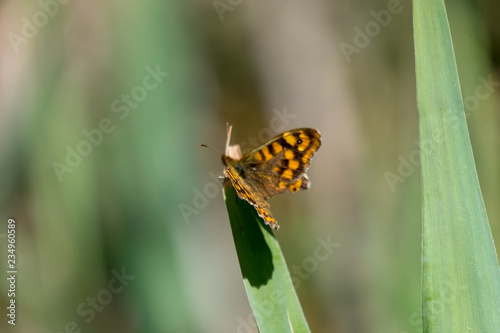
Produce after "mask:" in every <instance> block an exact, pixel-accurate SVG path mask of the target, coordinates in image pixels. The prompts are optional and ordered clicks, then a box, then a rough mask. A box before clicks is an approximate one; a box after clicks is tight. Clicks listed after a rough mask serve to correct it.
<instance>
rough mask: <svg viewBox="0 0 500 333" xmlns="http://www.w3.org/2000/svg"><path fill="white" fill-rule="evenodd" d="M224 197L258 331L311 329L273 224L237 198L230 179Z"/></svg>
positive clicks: (306, 330)
mask: <svg viewBox="0 0 500 333" xmlns="http://www.w3.org/2000/svg"><path fill="white" fill-rule="evenodd" d="M224 199H225V201H226V206H227V211H228V214H229V220H230V223H231V230H232V233H233V238H234V244H235V247H236V252H237V254H238V261H239V263H240V268H241V273H242V275H243V283H244V285H245V289H246V292H247V296H248V300H249V301H250V306H251V307H252V311H253V314H254V317H255V321H256V323H257V326H258V329H259V332H261V333H267V332H270V333H275V332H295V333H298V332H310V331H309V327H308V325H307V321H306V319H305V316H304V313H303V312H302V307H301V306H300V303H299V300H298V298H297V294H296V293H295V289H294V287H293V284H292V280H291V278H290V273H289V271H288V268H287V266H286V263H285V258H284V257H283V253H282V252H281V249H280V247H279V244H278V241H277V240H276V238H275V237H274V235H273V233H272V231H271V228H270V227H269V226H267V225H265V224H264V222H263V221H262V219H261V218H260V217H259V216H258V215H257V212H256V211H255V208H254V207H253V206H251V205H250V204H249V203H247V202H246V201H244V200H241V199H239V198H238V196H237V194H236V192H235V190H234V188H233V187H232V185H231V184H230V182H229V181H227V179H226V182H225V183H224Z"/></svg>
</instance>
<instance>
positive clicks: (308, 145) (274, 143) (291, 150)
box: [222, 126, 321, 229]
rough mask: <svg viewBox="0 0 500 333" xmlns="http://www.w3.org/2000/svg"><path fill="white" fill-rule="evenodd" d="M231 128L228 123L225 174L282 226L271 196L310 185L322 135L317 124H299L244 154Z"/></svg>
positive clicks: (269, 219)
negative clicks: (233, 141) (309, 173)
mask: <svg viewBox="0 0 500 333" xmlns="http://www.w3.org/2000/svg"><path fill="white" fill-rule="evenodd" d="M231 130H232V126H228V131H227V132H228V133H227V141H226V152H225V154H222V163H223V164H224V177H226V178H229V180H230V181H231V183H232V185H233V187H234V189H235V190H236V193H237V194H238V197H239V198H240V199H243V200H246V201H248V202H249V203H250V204H251V205H253V206H254V207H255V209H256V210H257V213H258V214H259V216H260V217H262V219H263V220H264V222H265V223H266V224H268V225H269V226H271V228H274V229H278V228H279V225H278V223H277V222H276V220H275V219H274V218H273V217H272V215H271V212H270V210H269V203H268V202H267V199H268V198H270V197H272V196H275V195H276V194H280V193H284V192H287V191H291V192H293V193H295V192H297V191H299V190H306V189H308V188H309V187H310V185H311V183H310V182H309V178H308V177H307V175H306V171H307V168H308V167H309V165H310V163H311V159H312V157H313V155H314V153H316V151H317V150H318V148H319V147H320V145H321V136H320V134H319V132H318V130H316V129H314V128H297V129H293V130H289V131H286V132H284V133H281V134H279V135H277V136H275V137H274V138H272V139H271V140H269V141H268V142H266V143H265V144H263V145H262V146H260V147H258V148H256V149H254V150H253V151H251V152H249V153H248V154H245V155H243V156H241V151H240V148H239V145H232V146H231V145H229V142H230V139H231Z"/></svg>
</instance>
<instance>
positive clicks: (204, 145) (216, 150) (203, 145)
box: [200, 143, 222, 154]
mask: <svg viewBox="0 0 500 333" xmlns="http://www.w3.org/2000/svg"><path fill="white" fill-rule="evenodd" d="M200 147H205V148H209V149H212V150H213V151H215V152H216V153H219V154H222V153H221V152H220V150H218V149H215V148H214V147H210V146H208V145H206V144H204V143H200Z"/></svg>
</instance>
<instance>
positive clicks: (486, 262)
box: [413, 0, 500, 332]
mask: <svg viewBox="0 0 500 333" xmlns="http://www.w3.org/2000/svg"><path fill="white" fill-rule="evenodd" d="M413 4H414V29H415V31H414V33H415V58H416V76H417V93H418V94H417V101H418V110H419V121H420V141H421V166H422V201H423V203H422V206H423V207H422V211H423V222H422V252H423V254H422V302H423V324H424V331H425V332H468V331H474V332H498V327H500V270H499V267H498V260H497V257H496V254H495V247H494V244H493V239H492V236H491V231H490V228H489V224H488V218H487V216H486V210H485V208H484V203H483V198H482V195H481V190H480V187H479V182H478V178H477V173H476V168H475V165H474V157H473V154H472V148H471V143H470V140H469V135H468V131H467V124H466V122H465V116H464V107H463V103H462V96H461V92H460V83H459V79H458V73H457V68H456V63H455V58H454V52H453V46H452V42H451V36H450V30H449V26H448V19H447V16H446V9H445V6H444V2H443V1H430V0H422V1H414V2H413Z"/></svg>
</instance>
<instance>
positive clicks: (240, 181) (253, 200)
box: [225, 161, 279, 229]
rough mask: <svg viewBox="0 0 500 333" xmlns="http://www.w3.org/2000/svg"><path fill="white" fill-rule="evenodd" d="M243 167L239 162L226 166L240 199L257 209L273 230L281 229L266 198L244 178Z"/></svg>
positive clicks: (232, 162)
mask: <svg viewBox="0 0 500 333" xmlns="http://www.w3.org/2000/svg"><path fill="white" fill-rule="evenodd" d="M241 170H242V169H241V165H240V164H239V161H231V162H229V163H227V164H226V169H225V171H226V174H227V176H228V178H229V180H231V183H232V184H233V187H234V189H235V190H236V193H237V194H238V197H240V199H243V200H246V201H248V202H249V203H250V204H251V205H253V206H254V207H255V209H256V210H257V213H258V214H259V216H260V217H262V218H263V219H264V222H265V223H266V224H269V225H270V226H271V228H276V229H278V228H279V225H278V223H277V222H276V220H275V219H274V218H273V217H272V215H271V212H270V211H269V203H268V202H267V201H266V200H265V199H264V197H263V196H262V195H261V194H260V193H259V192H258V191H257V189H256V188H255V187H254V186H253V185H252V183H249V182H247V181H246V180H245V178H246V176H244V175H243V176H242V172H244V171H241Z"/></svg>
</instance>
